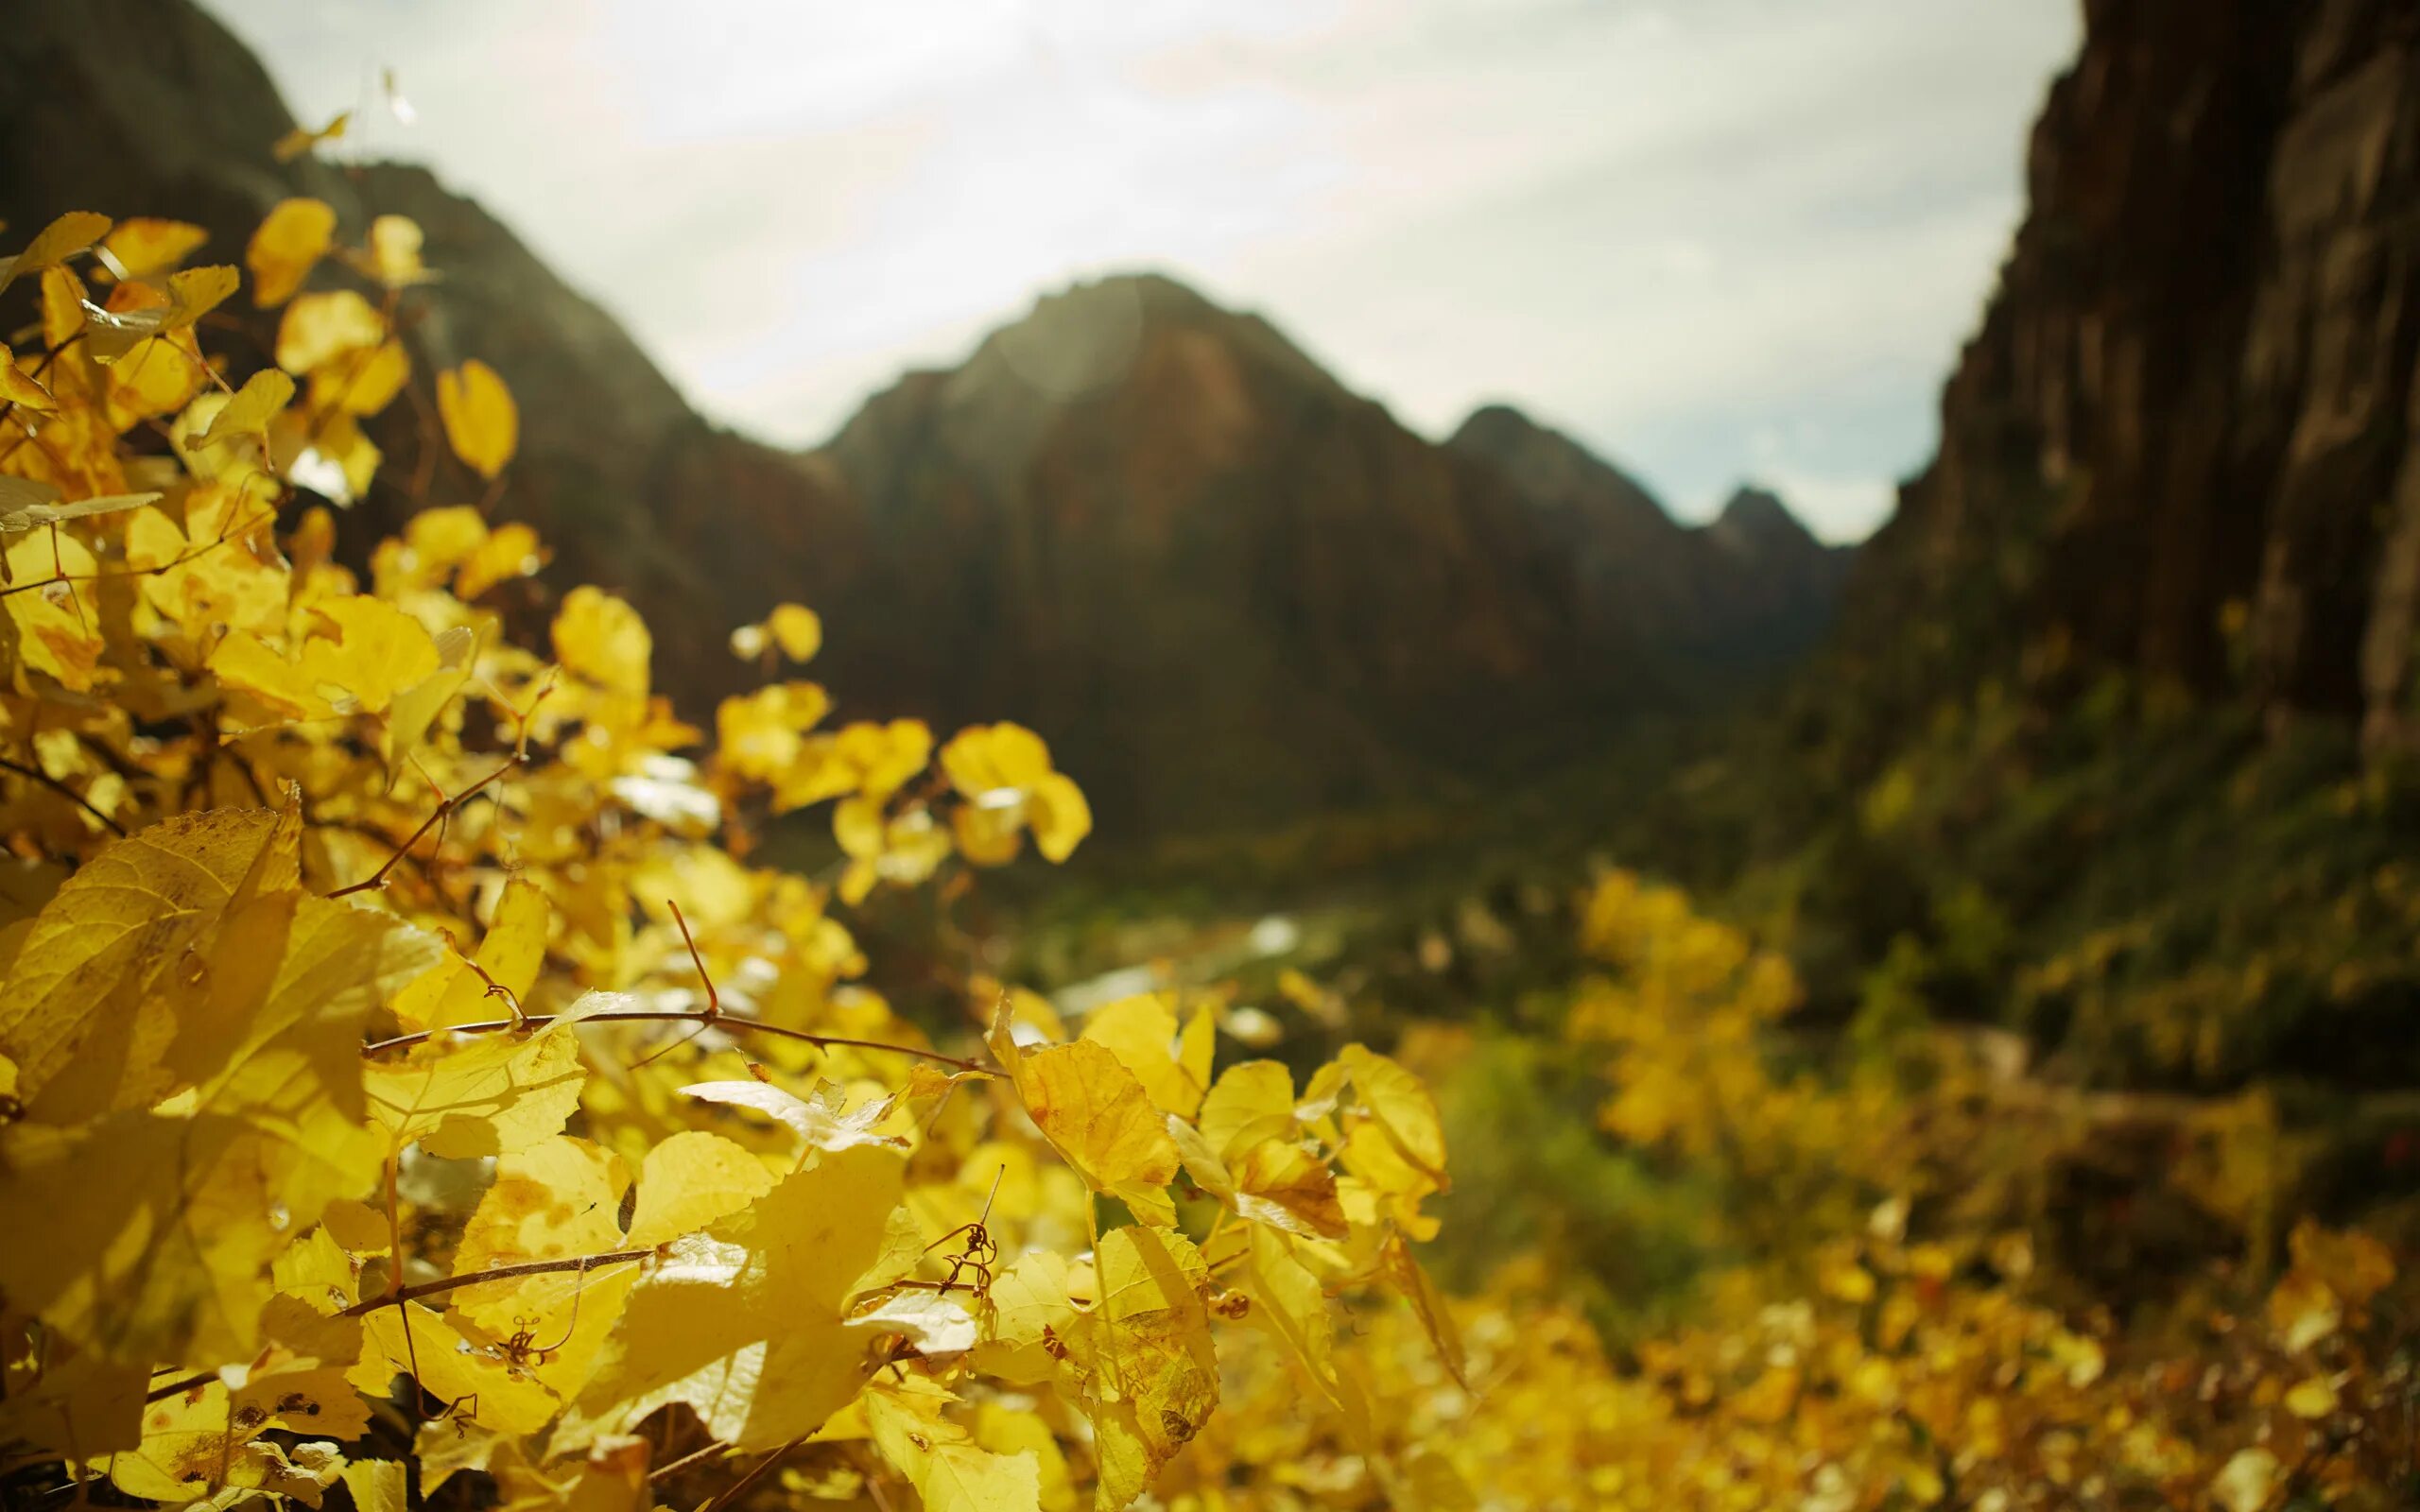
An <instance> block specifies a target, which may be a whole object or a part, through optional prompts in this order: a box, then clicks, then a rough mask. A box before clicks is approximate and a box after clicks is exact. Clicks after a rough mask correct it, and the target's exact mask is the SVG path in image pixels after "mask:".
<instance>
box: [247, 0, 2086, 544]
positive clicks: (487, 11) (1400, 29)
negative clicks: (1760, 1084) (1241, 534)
mask: <svg viewBox="0 0 2420 1512" xmlns="http://www.w3.org/2000/svg"><path fill="white" fill-rule="evenodd" d="M207 3H208V4H210V6H211V8H212V9H214V10H215V11H216V13H217V14H218V15H219V16H220V17H221V19H222V20H224V21H225V22H226V23H227V24H228V25H229V26H232V27H233V29H234V30H235V31H236V32H237V33H238V34H239V35H241V36H243V37H244V38H245V39H246V40H247V41H249V42H251V43H252V45H253V46H254V47H255V48H256V49H258V50H259V51H260V53H261V54H262V56H263V57H264V58H265V59H266V60H267V61H268V66H269V69H270V72H271V73H272V74H273V75H274V76H275V77H276V78H277V81H278V83H279V85H280V87H281V88H282V89H283V90H284V92H285V97H286V101H287V103H288V104H289V105H290V106H292V107H293V108H294V110H295V112H296V113H297V114H299V115H301V116H303V117H305V118H306V119H312V120H314V121H316V120H318V119H320V118H324V117H326V116H328V115H331V114H333V113H334V112H337V111H339V110H344V109H348V108H354V109H358V108H359V107H361V106H362V105H364V104H365V102H368V101H372V100H374V99H375V98H376V97H377V91H376V89H375V87H374V81H375V79H376V78H377V77H378V73H379V70H380V69H381V67H392V68H393V69H394V70H395V73H396V77H397V78H398V80H399V82H400V84H401V87H402V90H403V93H404V94H405V95H406V97H407V98H408V100H409V101H410V103H411V106H412V108H413V111H412V113H413V114H414V115H416V117H417V120H416V122H415V123H414V124H412V125H409V126H406V125H405V124H403V123H402V122H400V121H399V120H397V119H396V118H395V117H394V116H392V115H391V114H385V113H382V112H376V111H367V112H363V113H362V115H361V116H360V117H358V119H359V122H360V124H359V125H358V126H357V127H356V130H355V135H356V137H357V138H358V139H359V140H357V141H356V142H354V143H352V144H349V145H348V147H347V150H351V151H360V152H366V153H373V154H378V155H387V156H406V157H412V158H417V159H421V160H423V161H425V162H427V163H430V164H432V165H433V166H434V167H435V168H436V169H437V170H438V172H439V173H440V174H441V176H442V177H443V178H445V179H446V180H449V181H450V182H451V183H452V184H453V185H454V186H456V187H457V188H459V189H462V190H466V191H468V192H469V193H471V194H473V195H475V197H477V198H479V199H480V200H481V201H482V202H484V203H485V204H487V205H488V206H489V208H490V209H492V210H493V211H495V212H496V213H497V214H499V215H502V216H503V217H504V218H505V219H506V220H507V221H508V222H510V223H511V224H512V225H513V226H514V227H515V228H517V229H518V230H519V231H520V232H522V234H523V235H524V236H525V237H526V238H527V240H528V241H529V242H531V243H532V244H533V245H534V246H535V247H536V248H537V249H538V250H539V252H540V253H541V254H542V255H544V257H546V258H547V259H548V260H549V261H550V262H552V263H553V264H554V266H556V267H557V268H558V269H559V270H560V271H562V273H563V274H564V275H565V276H566V277H567V278H569V279H570V280H571V282H573V283H576V284H578V285H579V286H580V287H582V288H583V289H585V290H586V291H587V292H589V293H591V294H593V295H595V296H596V297H597V298H598V299H600V300H601V301H603V302H604V303H606V304H607V305H608V306H609V307H611V308H612V309H614V311H615V312H616V313H618V314H619V315H620V316H621V317H622V318H623V319H624V320H625V321H626V322H627V323H628V324H629V325H630V326H631V328H632V329H633V330H634V331H635V332H636V334H637V335H638V336H639V338H640V340H641V341H642V342H643V343H644V344H645V345H646V346H647V347H648V349H649V350H650V351H651V352H654V353H655V355H656V357H657V358H658V360H659V361H660V362H662V364H663V365H664V366H665V368H666V369H667V370H668V371H669V372H670V373H671V375H672V376H673V378H674V379H675V381H676V382H678V383H679V384H681V385H682V387H683V388H684V389H686V390H687V392H688V393H689V394H690V395H691V397H692V398H693V399H694V400H695V401H696V402H697V404H699V405H700V407H702V408H703V409H705V410H707V411H708V412H709V413H711V414H713V415H715V416H716V417H717V418H718V419H721V420H724V421H728V422H730V423H733V424H735V425H737V426H740V427H742V428H744V429H747V430H751V431H752V432H755V433H756V434H759V435H762V436H765V437H767V438H772V439H777V440H784V441H794V442H802V443H804V442H812V441H816V440H820V439H821V438H823V437H825V436H826V435H828V434H829V433H830V432H831V431H832V430H833V429H834V428H835V427H837V426H838V424H839V422H840V421H842V420H843V419H845V418H846V417H847V415H848V414H849V412H850V411H851V410H852V409H854V408H855V406H856V404H857V403H858V402H859V401H860V400H861V399H862V398H864V396H865V395H866V394H867V393H868V392H869V391H871V390H873V389H874V388H876V387H881V386H882V385H884V384H886V383H888V382H889V381H890V378H891V377H892V376H894V375H895V374H896V373H897V372H898V371H899V370H900V369H903V368H905V367H908V366H914V365H925V366H931V365H937V364H947V363H950V362H954V361H956V360H957V359H958V358H959V357H960V356H961V355H963V354H964V352H966V351H967V349H968V348H969V347H971V346H972V345H973V343H974V342H975V340H976V339H977V337H978V336H979V335H981V334H982V332H983V331H984V330H986V329H987V328H989V327H990V326H993V325H994V324H997V323H999V322H1000V321H1001V320H1003V319H1005V318H1011V317H1012V316H1013V315H1015V314H1016V313H1018V312H1020V311H1022V310H1023V309H1024V308H1025V307H1026V306H1028V305H1029V304H1030V303H1031V301H1032V300H1033V299H1034V297H1035V296H1036V295H1037V294H1039V293H1041V292H1043V291H1046V290H1048V289H1053V288H1057V287H1061V286H1063V285H1064V284H1066V283H1068V282H1070V281H1071V280H1074V279H1077V278H1080V277H1083V276H1087V275H1091V274H1097V273H1099V272H1103V271H1109V270H1116V269H1124V268H1133V267H1141V266H1151V267H1158V268H1161V269H1164V270H1166V271H1168V272H1171V273H1173V274H1175V275H1176V276H1178V277H1180V278H1183V279H1185V280H1187V281H1189V282H1191V283H1194V284H1196V285H1197V286H1199V287H1201V288H1202V289H1203V290H1204V291H1205V292H1207V293H1209V294H1210V295H1212V296H1213V297H1215V298H1218V299H1219V300H1221V301H1225V302H1228V303H1231V304H1236V305H1240V306H1245V307H1249V308H1253V309H1257V310H1259V311H1261V312H1262V313H1264V314H1266V315H1268V316H1269V317H1270V318H1272V319H1273V320H1275V321H1276V322H1277V323H1278V324H1279V325H1280V326H1282V327H1283V328H1285V329H1286V330H1287V331H1288V332H1289V333H1291V334H1292V335H1294V336H1295V338H1296V339H1297V340H1299V341H1300V342H1301V343H1302V344H1303V345H1304V346H1305V347H1306V348H1308V349H1309V350H1310V351H1311V352H1312V353H1313V354H1314V355H1316V356H1318V357H1319V358H1321V359H1322V361H1323V362H1325V363H1326V364H1327V365H1328V366H1329V367H1330V368H1331V369H1334V370H1335V371H1337V372H1338V373H1339V374H1340V376H1342V377H1343V378H1344V380H1345V381H1346V382H1348V383H1350V384H1352V385H1353V386H1355V387H1358V388H1360V389H1362V390H1364V391H1366V392H1368V393H1371V394H1373V395H1374V396H1376V397H1378V398H1380V399H1382V400H1384V401H1385V402H1386V403H1387V404H1390V405H1391V406H1392V408H1393V409H1394V411H1395V412H1396V414H1397V415H1398V416H1400V417H1401V418H1402V419H1403V420H1404V421H1406V422H1407V423H1409V424H1410V425H1412V426H1413V427H1415V428H1416V429H1419V430H1422V431H1425V432H1426V433H1428V434H1431V435H1443V434H1444V433H1445V432H1447V431H1450V430H1451V429H1452V428H1453V426H1454V424H1455V423H1456V422H1457V421H1459V420H1460V419H1461V416H1462V415H1463V414H1464V413H1466V412H1467V411H1468V410H1469V409H1470V408H1471V407H1473V406H1474V405H1475V404H1479V403H1483V402H1485V401H1488V400H1491V399H1507V400H1511V401H1513V402H1514V403H1517V404H1521V405H1522V406H1524V407H1525V408H1528V409H1530V411H1531V412H1532V413H1534V414H1536V415H1538V416H1539V417H1540V418H1542V419H1545V420H1547V421H1551V422H1552V423H1555V424H1558V425H1560V426H1562V427H1563V428H1564V429H1566V430H1568V431H1570V432H1572V433H1573V434H1574V435H1576V436H1578V437H1580V438H1582V439H1583V440H1585V441H1587V442H1588V443H1590V444H1591V445H1593V446H1595V447H1597V448H1598V449H1599V450H1600V451H1601V452H1603V453H1604V454H1605V455H1608V456H1610V457H1612V458H1614V459H1616V460H1617V461H1619V462H1620V463H1621V464H1622V465H1624V466H1625V467H1627V468H1629V469H1630V470H1631V471H1632V472H1634V473H1636V474H1638V475H1639V476H1640V477H1641V478H1642V479H1643V480H1644V481H1646V482H1647V483H1648V484H1649V485H1650V486H1651V488H1653V489H1654V490H1656V491H1657V492H1658V493H1660V494H1661V495H1662V496H1663V497H1664V498H1665V499H1666V500H1667V502H1668V504H1669V505H1670V506H1671V507H1672V508H1673V510H1674V512H1676V513H1679V514H1682V515H1685V516H1690V517H1696V516H1702V515H1703V514H1705V513H1707V512H1708V511H1710V510H1711V509H1713V508H1714V507H1717V506H1718V505H1719V503H1720V500H1721V498H1722V497H1723V496H1724V495H1725V494H1727V493H1728V491H1729V490H1730V489H1731V487H1732V486H1733V485H1734V484H1735V483H1736V482H1737V481H1738V480H1739V479H1741V478H1742V477H1748V476H1753V477H1755V478H1758V479H1761V480H1763V481H1767V482H1769V483H1771V484H1772V485H1773V486H1775V487H1777V488H1779V489H1780V490H1782V491H1783V492H1784V493H1786V494H1787V495H1789V497H1790V499H1791V500H1792V502H1793V503H1794V504H1796V505H1797V506H1798V507H1799V508H1800V510H1801V512H1802V513H1804V514H1806V516H1807V517H1808V518H1809V520H1810V522H1811V523H1812V524H1815V525H1816V527H1817V528H1818V529H1819V530H1821V531H1823V532H1824V534H1826V535H1830V536H1832V537H1835V538H1837V539H1852V538H1855V537H1857V536H1858V535H1861V534H1863V533H1864V532H1865V531H1866V530H1867V529H1869V528H1870V527H1871V526H1872V525H1873V524H1875V523H1876V522H1877V520H1878V519H1879V518H1880V516H1881V515H1882V513H1883V512H1884V511H1885V510H1886V509H1887V507H1888V500H1889V498H1890V490H1891V486H1892V483H1893V480H1894V479H1895V478H1897V477H1898V476H1899V475H1901V474H1903V473H1905V472H1909V471H1910V470H1912V469H1913V468H1914V467H1915V466H1916V465H1917V464H1919V463H1920V462H1921V461H1922V460H1923V458H1924V456H1925V455H1926V454H1927V451H1928V450H1929V449H1930V446H1931V440H1932V425H1933V420H1932V411H1933V403H1934V395H1935V391H1936V389H1937V387H1938V386H1939V383H1940V380H1941V377H1942V375H1943V374H1944V372H1945V370H1946V368H1947V365H1948V363H1949V362H1950V360H1951V358H1952V356H1953V355H1954V354H1955V352H1956V351H1957V348H1958V344H1959V342H1960V341H1961V340H1962V338H1963V336H1964V335H1965V334H1966V333H1967V331H1968V330H1969V329H1970V327H1971V326H1972V325H1973V324H1974V321H1975V319H1976V317H1977V314H1978V312H1979V304H1980V301H1981V300H1982V298H1983V296H1984V294H1985V293H1986V292H1987V291H1988V289H1989V287H1990V283H1991V278H1992V274H1993V271H1994V269H1995V268H1996V266H1997V264H1998V261H1999V257H2000V254H2001V251H2002V249H2003V247H2004V246H2005V243H2006V241H2007V238H2008V234H2009V232H2010V231H2011V229H2012V228H2013V227H2014V223H2015V219H2016V216H2017V214H2018V209H2019V204H2020V183H2021V170H2022V163H2023V144H2024V140H2025V133H2026V129H2027V127H2028V125H2029V123H2030V122H2031V117H2032V114H2033V112H2034V110H2035V108H2036V107H2037V105H2038V104H2039V102H2040V99H2041V94H2042V92H2043V90H2044V88H2045V87H2046V85H2047V83H2048V79H2049V77H2050V75H2051V74H2052V72H2053V71H2054V70H2055V69H2056V68H2058V67H2059V66H2061V64H2062V63H2063V62H2064V60H2066V57H2067V55H2068V54H2069V53H2070V52H2071V51H2072V50H2073V48H2074V46H2075V43H2076V38H2077V26H2078V18H2077V7H2076V4H2075V0H881V3H879V4H868V3H865V0H689V3H687V4H683V5H680V6H666V5H665V4H664V3H663V0H207Z"/></svg>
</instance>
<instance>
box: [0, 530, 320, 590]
mask: <svg viewBox="0 0 2420 1512" xmlns="http://www.w3.org/2000/svg"><path fill="white" fill-rule="evenodd" d="M276 518H277V511H276V510H275V509H271V510H269V512H268V513H267V514H265V515H256V516H254V517H253V518H252V519H250V520H247V521H245V522H244V523H243V524H242V525H241V526H238V527H236V528H233V529H230V530H227V531H224V532H222V533H221V534H220V535H219V537H218V539H217V540H216V541H203V542H202V543H201V544H200V545H199V546H188V547H186V548H185V549H184V550H183V551H182V552H180V553H179V554H178V555H177V556H175V557H173V558H169V559H168V560H166V561H164V562H162V563H160V564H159V565H158V566H156V567H120V568H116V569H113V570H112V571H108V572H90V573H61V574H59V575H57V576H52V577H44V578H43V579H41V580H40V581H35V582H23V583H13V584H10V585H9V587H7V588H0V598H7V597H9V596H10V595H12V594H16V593H32V592H34V591H35V590H36V589H41V588H48V587H49V586H50V585H51V584H53V583H96V582H101V581H103V580H105V579H108V578H112V577H152V576H158V575H159V574H161V573H164V572H167V571H169V570H170V569H172V568H177V567H182V566H183V565H184V564H185V563H187V562H189V561H191V560H193V559H194V558H197V557H199V556H201V555H202V554H203V553H205V552H212V551H216V550H217V549H218V548H219V547H221V546H223V545H225V544H227V542H229V541H233V540H234V539H235V538H236V537H237V536H240V535H242V534H243V533H244V532H245V531H247V530H250V529H251V528H252V526H254V525H257V524H263V523H265V522H268V521H271V520H275V519H276Z"/></svg>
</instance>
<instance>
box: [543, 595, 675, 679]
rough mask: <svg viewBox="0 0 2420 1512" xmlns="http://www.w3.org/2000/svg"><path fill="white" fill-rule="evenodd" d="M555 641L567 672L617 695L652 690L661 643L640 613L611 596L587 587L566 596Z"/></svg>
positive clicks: (555, 627) (557, 619)
mask: <svg viewBox="0 0 2420 1512" xmlns="http://www.w3.org/2000/svg"><path fill="white" fill-rule="evenodd" d="M554 639H555V659H556V660H557V661H559V662H562V664H563V670H565V671H567V672H576V673H578V674H579V676H581V677H583V678H586V679H589V680H590V681H592V682H595V683H597V684H598V685H600V686H602V687H605V688H608V689H610V690H612V691H614V692H615V693H624V694H644V693H646V692H647V680H648V658H649V657H651V656H652V655H654V653H655V639H654V637H653V636H651V635H649V634H648V628H647V622H646V621H645V620H642V619H640V618H639V614H638V610H634V609H632V608H631V606H630V605H628V604H626V603H624V602H622V601H621V600H620V599H618V598H615V597H614V595H612V594H611V593H604V592H602V591H601V590H598V589H595V588H590V587H588V586H587V585H585V584H582V585H581V586H580V587H578V588H575V589H573V590H572V591H571V592H570V593H566V594H564V595H563V607H562V610H561V611H560V612H558V613H557V614H556V615H555V626H554Z"/></svg>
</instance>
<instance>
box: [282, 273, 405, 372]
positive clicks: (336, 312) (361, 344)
mask: <svg viewBox="0 0 2420 1512" xmlns="http://www.w3.org/2000/svg"><path fill="white" fill-rule="evenodd" d="M386 339H387V322H386V321H385V320H384V319H383V318H380V316H379V314H378V311H377V310H376V309H375V308H374V307H373V306H372V304H371V302H370V301H368V300H365V299H363V298H362V297H361V296H360V295H358V294H355V293H354V291H353V290H351V289H337V291H336V292H334V293H332V294H305V295H303V296H302V298H301V299H298V300H296V301H294V302H293V303H292V304H289V305H287V306H286V307H285V316H284V318H281V319H280V320H279V321H278V323H277V365H278V366H279V367H281V368H283V369H285V370H286V371H287V372H290V373H307V372H310V371H312V370H313V369H317V368H320V367H321V366H323V365H325V364H327V363H331V362H335V361H337V359H339V358H342V357H345V356H348V355H350V354H351V353H353V352H359V351H362V350H363V349H364V348H373V349H374V348H376V347H377V346H379V345H380V344H382V343H383V342H385V341H386Z"/></svg>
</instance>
